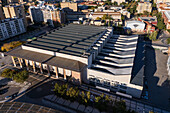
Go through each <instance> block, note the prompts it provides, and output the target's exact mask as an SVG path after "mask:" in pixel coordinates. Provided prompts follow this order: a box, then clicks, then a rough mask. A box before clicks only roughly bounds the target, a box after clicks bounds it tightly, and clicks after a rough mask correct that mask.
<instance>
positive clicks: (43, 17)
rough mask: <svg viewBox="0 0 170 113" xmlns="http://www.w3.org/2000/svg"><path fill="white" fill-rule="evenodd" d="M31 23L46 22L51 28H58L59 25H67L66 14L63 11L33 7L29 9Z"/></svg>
mask: <svg viewBox="0 0 170 113" xmlns="http://www.w3.org/2000/svg"><path fill="white" fill-rule="evenodd" d="M29 12H30V15H31V21H32V22H34V23H41V22H46V23H49V25H51V26H56V25H57V24H58V23H65V21H66V18H65V13H64V11H63V10H58V9H47V8H40V7H35V6H31V7H29Z"/></svg>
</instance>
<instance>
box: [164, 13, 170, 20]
mask: <svg viewBox="0 0 170 113" xmlns="http://www.w3.org/2000/svg"><path fill="white" fill-rule="evenodd" d="M164 14H165V15H166V17H167V18H168V20H170V11H165V12H164Z"/></svg>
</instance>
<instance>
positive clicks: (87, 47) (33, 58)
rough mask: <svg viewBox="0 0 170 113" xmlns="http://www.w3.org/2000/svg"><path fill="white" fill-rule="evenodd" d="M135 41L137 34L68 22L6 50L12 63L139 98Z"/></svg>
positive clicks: (139, 88) (79, 83) (139, 84)
mask: <svg viewBox="0 0 170 113" xmlns="http://www.w3.org/2000/svg"><path fill="white" fill-rule="evenodd" d="M137 41H138V36H137V35H133V36H120V35H113V29H112V28H105V27H99V26H88V25H74V24H69V25H66V26H65V27H63V28H59V29H58V30H53V31H51V32H49V33H48V34H46V35H44V36H41V37H39V38H37V40H35V41H32V42H29V43H27V44H24V45H22V46H21V47H18V48H16V49H13V50H12V51H9V52H7V53H6V54H7V55H10V56H12V60H13V64H14V66H19V67H21V68H26V69H27V70H32V71H34V72H38V73H42V74H45V75H49V76H50V77H51V78H54V79H58V78H59V77H60V78H63V79H64V80H67V81H70V82H73V83H74V84H77V85H81V84H82V82H84V83H87V84H89V85H93V86H94V87H96V88H99V89H102V90H105V91H113V92H119V93H122V95H130V96H133V97H138V98H140V95H141V92H142V89H143V73H142V72H143V71H142V69H141V68H139V70H140V74H134V72H133V70H135V73H136V72H139V70H138V69H133V68H138V66H137V65H135V64H134V63H136V62H138V63H137V64H138V65H139V64H140V62H142V60H138V55H137V56H136V55H135V54H137V53H138V50H137V49H136V47H137V43H138V42H137ZM142 48H143V47H142ZM139 50H142V49H141V48H140V49H139ZM138 54H139V53H138ZM142 55H143V54H142V51H141V53H140V55H139V56H140V58H142V57H141V56H142ZM135 59H136V60H135ZM16 61H17V62H16ZM141 64H142V63H141ZM134 65H135V66H134ZM140 67H142V66H141V65H140Z"/></svg>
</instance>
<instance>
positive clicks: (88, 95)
mask: <svg viewBox="0 0 170 113" xmlns="http://www.w3.org/2000/svg"><path fill="white" fill-rule="evenodd" d="M86 96H87V99H88V100H90V91H88V92H87V94H86Z"/></svg>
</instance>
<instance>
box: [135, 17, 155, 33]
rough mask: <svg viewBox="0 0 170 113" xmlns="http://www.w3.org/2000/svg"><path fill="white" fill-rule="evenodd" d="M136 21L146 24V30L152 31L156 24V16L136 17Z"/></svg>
mask: <svg viewBox="0 0 170 113" xmlns="http://www.w3.org/2000/svg"><path fill="white" fill-rule="evenodd" d="M138 21H141V22H144V23H145V24H146V32H149V33H151V32H154V31H155V29H156V28H155V26H157V17H156V16H153V17H152V16H149V17H138Z"/></svg>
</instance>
